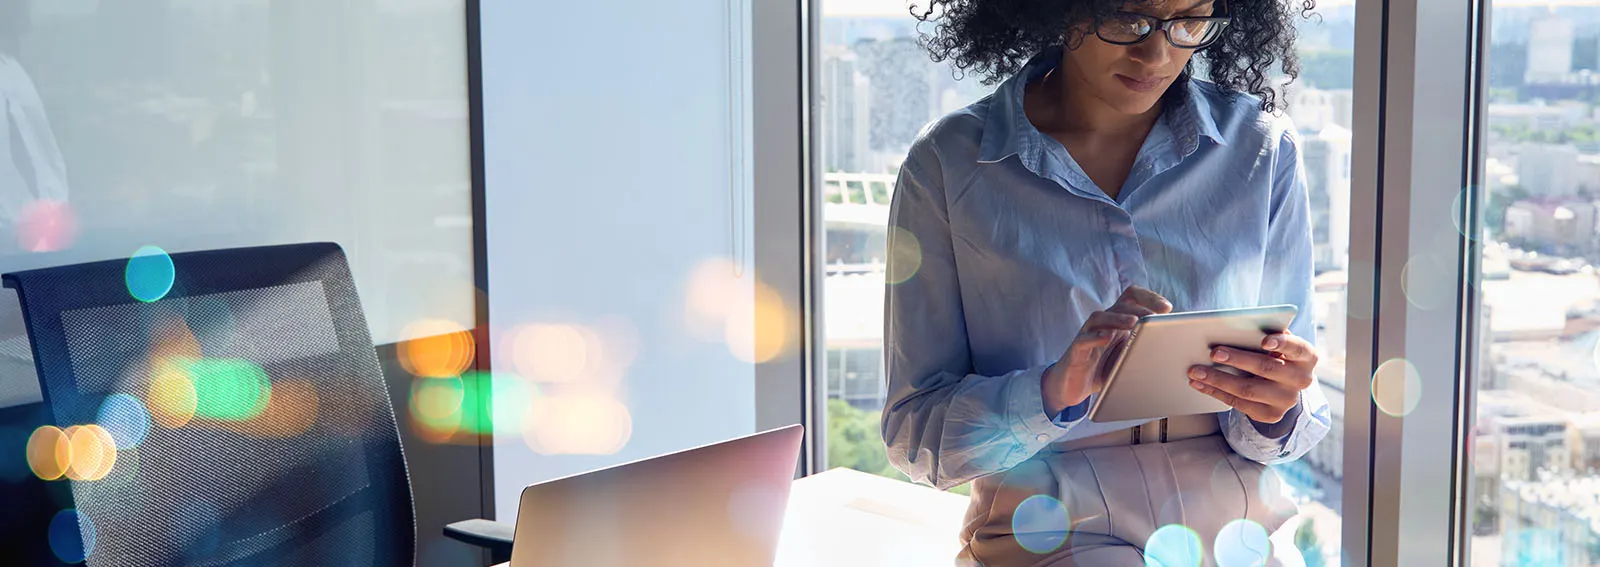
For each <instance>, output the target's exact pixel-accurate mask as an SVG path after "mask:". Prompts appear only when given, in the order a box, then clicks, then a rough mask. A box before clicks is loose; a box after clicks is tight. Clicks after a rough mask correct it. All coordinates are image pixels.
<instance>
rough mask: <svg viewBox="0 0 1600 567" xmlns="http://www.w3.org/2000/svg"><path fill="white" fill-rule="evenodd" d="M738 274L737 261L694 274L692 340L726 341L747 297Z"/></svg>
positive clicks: (687, 320) (688, 314) (702, 266)
mask: <svg viewBox="0 0 1600 567" xmlns="http://www.w3.org/2000/svg"><path fill="white" fill-rule="evenodd" d="M735 270H736V267H735V266H734V264H733V261H731V260H729V259H727V258H711V259H708V260H705V261H702V262H700V263H699V264H697V265H696V266H695V268H694V270H693V271H692V272H690V274H689V281H688V289H687V290H685V291H686V293H685V294H684V305H683V309H684V311H683V312H684V326H685V328H686V330H687V331H688V332H689V336H691V337H694V338H695V339H697V340H701V341H706V342H714V341H716V340H718V339H721V338H722V333H723V328H724V327H725V326H726V325H727V319H728V315H729V313H730V312H731V311H732V310H733V303H734V302H735V300H736V299H737V298H739V297H742V296H743V295H744V293H746V292H744V291H742V290H743V282H741V281H739V278H737V277H736V276H734V272H735ZM530 377H531V376H530Z"/></svg>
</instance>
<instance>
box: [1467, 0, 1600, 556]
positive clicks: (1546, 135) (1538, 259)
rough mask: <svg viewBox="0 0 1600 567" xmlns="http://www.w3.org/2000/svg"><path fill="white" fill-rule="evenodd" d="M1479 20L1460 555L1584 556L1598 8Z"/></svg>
mask: <svg viewBox="0 0 1600 567" xmlns="http://www.w3.org/2000/svg"><path fill="white" fill-rule="evenodd" d="M1490 21H1491V22H1492V23H1493V25H1492V27H1491V29H1490V30H1489V37H1487V38H1484V40H1485V41H1486V42H1487V43H1488V44H1489V48H1488V52H1489V57H1488V82H1489V85H1488V86H1489V88H1488V92H1487V96H1488V100H1487V101H1486V102H1487V104H1486V108H1487V112H1486V113H1485V114H1484V115H1483V116H1482V118H1481V120H1482V122H1481V123H1480V124H1479V127H1480V128H1481V129H1482V130H1481V131H1483V132H1484V136H1485V139H1486V143H1485V147H1484V150H1483V152H1482V156H1481V159H1482V163H1481V166H1482V168H1483V169H1482V171H1483V178H1482V180H1481V183H1482V185H1483V187H1482V188H1481V193H1480V194H1479V195H1480V197H1479V202H1480V203H1482V204H1483V205H1482V207H1481V208H1482V214H1483V216H1482V222H1483V234H1482V235H1481V236H1482V239H1481V240H1480V244H1481V246H1480V248H1481V254H1482V256H1481V258H1480V260H1481V261H1480V263H1479V264H1480V268H1481V270H1482V272H1481V273H1480V274H1479V277H1480V280H1479V281H1480V282H1481V283H1480V284H1479V285H1480V292H1479V294H1478V298H1479V303H1478V305H1477V312H1478V315H1479V317H1480V318H1481V322H1480V330H1479V333H1478V337H1479V341H1480V344H1479V345H1478V349H1477V353H1478V355H1477V356H1478V359H1479V360H1478V364H1477V367H1476V368H1477V375H1476V376H1475V377H1474V383H1475V385H1476V386H1477V388H1478V392H1477V398H1476V399H1477V404H1476V415H1475V416H1474V417H1475V418H1476V422H1475V423H1474V425H1473V428H1472V437H1471V438H1470V439H1471V441H1470V442H1471V446H1470V447H1469V449H1470V450H1471V455H1472V457H1473V461H1472V464H1471V466H1472V469H1471V474H1472V477H1471V478H1472V484H1471V492H1470V494H1471V501H1470V502H1469V504H1468V506H1469V507H1468V512H1469V516H1468V517H1469V518H1470V519H1471V521H1472V548H1471V554H1472V555H1471V556H1472V563H1473V564H1474V565H1590V564H1594V563H1595V562H1597V561H1600V476H1597V474H1600V471H1597V466H1600V369H1597V364H1600V357H1597V355H1600V350H1597V348H1596V347H1597V340H1600V281H1597V279H1596V277H1597V276H1596V273H1595V268H1594V264H1595V263H1597V262H1600V215H1597V211H1600V201H1597V198H1600V194H1597V193H1596V191H1597V190H1600V145H1597V144H1596V137H1595V132H1596V130H1597V124H1600V123H1597V118H1600V114H1596V112H1595V102H1596V100H1597V99H1596V98H1595V89H1596V86H1597V84H1600V74H1596V71H1597V70H1600V64H1597V63H1600V62H1597V54H1600V49H1597V47H1596V45H1597V44H1596V37H1597V32H1600V28H1597V24H1600V7H1595V6H1586V5H1556V3H1551V5H1548V6H1547V5H1544V3H1542V2H1541V3H1536V4H1535V3H1516V4H1514V5H1505V4H1499V3H1497V4H1495V6H1494V8H1493V13H1492V15H1491V17H1490Z"/></svg>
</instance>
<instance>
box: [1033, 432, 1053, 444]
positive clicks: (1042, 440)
mask: <svg viewBox="0 0 1600 567" xmlns="http://www.w3.org/2000/svg"><path fill="white" fill-rule="evenodd" d="M1034 439H1038V440H1039V442H1040V443H1048V442H1050V436H1049V435H1045V434H1043V433H1040V434H1039V436H1038V437H1034Z"/></svg>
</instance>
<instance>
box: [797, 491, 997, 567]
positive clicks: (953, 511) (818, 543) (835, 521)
mask: <svg viewBox="0 0 1600 567" xmlns="http://www.w3.org/2000/svg"><path fill="white" fill-rule="evenodd" d="M966 511H967V497H965V496H962V495H959V494H951V493H948V492H942V491H939V490H934V489H932V488H928V487H926V486H920V485H916V484H911V483H908V482H901V481H897V480H893V479H887V478H883V477H880V476H877V475H871V474H867V473H863V472H857V471H853V470H850V469H833V470H830V471H827V472H823V473H819V474H814V475H811V476H808V477H806V478H802V479H800V480H797V481H795V483H794V488H792V489H791V491H790V494H789V509H788V510H787V511H786V512H785V513H784V517H783V534H782V536H780V538H779V540H778V561H777V567H813V566H817V567H821V566H830V567H833V566H837V567H852V566H856V565H860V566H862V567H867V566H871V567H892V566H898V565H906V566H911V565H916V566H924V565H950V564H951V562H952V560H953V559H954V558H955V556H956V553H958V552H960V551H961V545H960V544H959V542H958V541H957V539H956V538H957V536H958V535H959V532H960V531H961V518H962V516H963V515H965V514H966Z"/></svg>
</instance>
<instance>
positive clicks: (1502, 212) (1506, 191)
mask: <svg viewBox="0 0 1600 567" xmlns="http://www.w3.org/2000/svg"><path fill="white" fill-rule="evenodd" d="M1526 198H1528V190H1527V189H1524V188H1523V187H1522V186H1521V185H1510V186H1507V187H1503V188H1501V189H1500V190H1499V191H1491V192H1489V206H1488V207H1486V208H1485V209H1484V211H1483V225H1484V226H1486V227H1489V229H1490V230H1492V231H1493V232H1495V233H1496V234H1505V228H1506V227H1505V225H1506V209H1508V208H1511V204H1512V203H1515V202H1517V201H1521V200H1523V199H1526Z"/></svg>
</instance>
